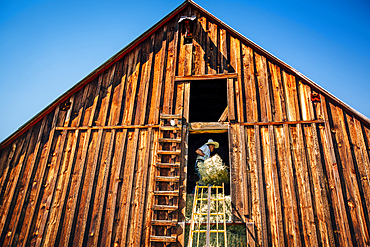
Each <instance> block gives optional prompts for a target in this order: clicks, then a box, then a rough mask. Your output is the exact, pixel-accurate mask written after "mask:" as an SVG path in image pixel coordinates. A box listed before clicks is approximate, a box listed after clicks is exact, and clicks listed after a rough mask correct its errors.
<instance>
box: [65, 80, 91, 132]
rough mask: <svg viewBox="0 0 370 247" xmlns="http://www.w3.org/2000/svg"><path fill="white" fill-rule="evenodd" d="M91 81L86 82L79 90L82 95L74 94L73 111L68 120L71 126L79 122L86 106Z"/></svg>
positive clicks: (77, 124)
mask: <svg viewBox="0 0 370 247" xmlns="http://www.w3.org/2000/svg"><path fill="white" fill-rule="evenodd" d="M90 87H91V83H89V84H87V85H86V86H85V87H84V89H83V90H81V92H83V94H82V97H79V95H77V96H75V98H77V99H76V100H75V101H76V102H75V103H74V105H73V108H74V109H73V112H72V116H71V120H70V126H71V127H78V126H80V124H81V119H82V113H83V112H84V111H85V106H86V98H87V95H88V93H89V92H90ZM66 124H67V123H64V126H65V127H66V126H68V124H67V125H66Z"/></svg>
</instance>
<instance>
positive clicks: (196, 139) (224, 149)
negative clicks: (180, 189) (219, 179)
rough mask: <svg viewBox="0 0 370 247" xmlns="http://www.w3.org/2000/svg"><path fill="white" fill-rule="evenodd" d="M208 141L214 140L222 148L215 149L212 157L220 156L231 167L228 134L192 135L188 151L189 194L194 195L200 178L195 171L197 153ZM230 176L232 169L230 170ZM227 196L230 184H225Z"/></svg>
mask: <svg viewBox="0 0 370 247" xmlns="http://www.w3.org/2000/svg"><path fill="white" fill-rule="evenodd" d="M208 139H213V140H214V141H216V142H218V143H219V144H220V147H219V148H217V149H215V150H214V152H212V154H211V155H214V154H216V153H217V154H218V155H220V157H221V158H222V160H223V161H224V162H225V165H226V166H227V167H230V165H229V142H228V133H227V132H225V133H211V134H190V135H189V142H188V143H189V149H188V176H187V193H188V194H192V193H193V190H194V188H195V185H196V182H197V181H198V180H199V177H198V175H197V173H196V171H195V162H196V158H197V154H196V153H195V151H196V150H197V149H198V148H200V147H201V146H202V145H203V144H205V143H206V142H207V141H208ZM229 174H230V169H229ZM225 194H226V195H230V184H225Z"/></svg>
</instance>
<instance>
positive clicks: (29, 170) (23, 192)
mask: <svg viewBox="0 0 370 247" xmlns="http://www.w3.org/2000/svg"><path fill="white" fill-rule="evenodd" d="M46 121H47V116H45V117H44V118H43V120H42V122H41V126H40V129H39V130H38V133H37V132H35V133H34V135H36V134H37V140H36V144H35V146H33V145H32V146H30V147H29V149H30V150H29V151H28V152H30V154H29V155H28V160H27V163H26V167H25V172H24V176H23V178H22V181H21V183H20V184H19V185H18V188H19V191H20V192H19V194H18V198H17V200H16V204H15V206H14V209H13V216H12V219H11V222H10V224H9V230H10V231H11V235H10V236H9V234H8V235H7V236H6V239H5V241H4V243H3V244H4V246H6V245H8V244H9V245H11V244H12V242H13V239H14V235H15V233H16V230H17V228H18V224H22V221H23V219H20V218H21V213H22V212H21V210H22V209H23V208H25V207H27V203H28V202H27V198H26V197H27V194H28V193H29V192H28V190H29V186H30V184H31V179H32V175H33V174H34V169H35V163H36V160H37V157H38V156H39V150H40V145H41V140H42V136H43V134H44V128H45V125H46ZM32 150H33V151H32ZM19 221H20V222H19Z"/></svg>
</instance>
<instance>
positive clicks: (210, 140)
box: [206, 139, 220, 148]
mask: <svg viewBox="0 0 370 247" xmlns="http://www.w3.org/2000/svg"><path fill="white" fill-rule="evenodd" d="M206 145H215V148H218V147H219V146H220V144H218V142H215V141H213V140H212V139H208V142H207V143H206Z"/></svg>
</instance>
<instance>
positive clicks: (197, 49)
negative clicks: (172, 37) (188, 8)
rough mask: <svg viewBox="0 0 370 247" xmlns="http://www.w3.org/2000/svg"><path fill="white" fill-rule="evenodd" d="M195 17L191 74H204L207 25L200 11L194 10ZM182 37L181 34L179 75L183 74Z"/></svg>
mask: <svg viewBox="0 0 370 247" xmlns="http://www.w3.org/2000/svg"><path fill="white" fill-rule="evenodd" d="M196 16H197V19H196V21H195V27H194V36H193V53H194V59H193V74H194V75H204V74H206V69H205V67H206V65H205V60H204V57H205V52H206V50H205V47H206V46H205V44H206V42H205V35H206V34H207V33H206V32H205V30H206V27H207V19H206V18H205V17H204V16H202V14H201V13H200V12H196ZM183 43H184V37H183V36H181V43H180V58H181V60H179V75H184V72H183V71H184V69H183V66H184V65H183V61H182V60H183V59H184V57H185V47H184V45H183Z"/></svg>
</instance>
